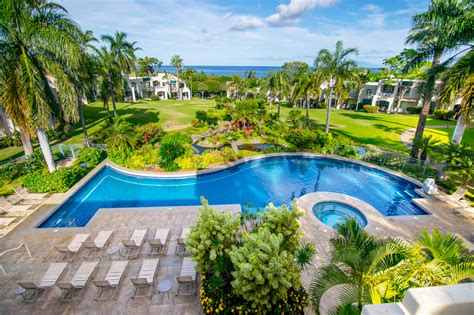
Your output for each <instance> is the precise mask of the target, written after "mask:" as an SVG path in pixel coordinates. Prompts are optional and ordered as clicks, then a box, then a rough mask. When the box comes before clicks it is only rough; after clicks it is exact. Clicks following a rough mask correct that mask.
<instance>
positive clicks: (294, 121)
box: [286, 108, 305, 128]
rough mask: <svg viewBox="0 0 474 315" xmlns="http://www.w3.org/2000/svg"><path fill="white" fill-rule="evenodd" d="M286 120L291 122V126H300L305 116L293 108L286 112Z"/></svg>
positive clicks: (302, 124) (303, 122)
mask: <svg viewBox="0 0 474 315" xmlns="http://www.w3.org/2000/svg"><path fill="white" fill-rule="evenodd" d="M286 120H287V122H288V123H290V124H291V127H292V128H302V127H303V126H304V124H305V117H304V115H303V112H302V111H301V110H300V109H297V108H293V109H292V110H290V112H289V113H288V117H287V119H286Z"/></svg>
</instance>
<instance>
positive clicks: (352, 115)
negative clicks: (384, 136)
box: [340, 113, 413, 128]
mask: <svg viewBox="0 0 474 315" xmlns="http://www.w3.org/2000/svg"><path fill="white" fill-rule="evenodd" d="M340 115H341V116H345V117H349V118H352V119H359V120H370V121H380V122H387V123H390V124H395V125H400V126H407V127H410V128H411V127H413V126H412V125H408V124H402V123H400V122H398V121H393V120H389V119H383V118H381V117H380V116H376V115H362V114H357V113H342V114H340Z"/></svg>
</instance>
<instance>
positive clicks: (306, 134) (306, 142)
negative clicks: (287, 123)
mask: <svg viewBox="0 0 474 315" xmlns="http://www.w3.org/2000/svg"><path fill="white" fill-rule="evenodd" d="M317 139H318V134H317V133H316V132H315V131H312V130H309V129H298V130H295V129H292V130H289V131H288V134H287V135H286V137H285V140H286V141H287V142H288V143H290V144H292V145H294V146H295V147H296V148H298V149H309V148H312V147H313V146H314V143H315V142H316V140H317Z"/></svg>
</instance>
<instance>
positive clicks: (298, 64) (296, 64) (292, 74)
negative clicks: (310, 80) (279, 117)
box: [281, 61, 309, 104]
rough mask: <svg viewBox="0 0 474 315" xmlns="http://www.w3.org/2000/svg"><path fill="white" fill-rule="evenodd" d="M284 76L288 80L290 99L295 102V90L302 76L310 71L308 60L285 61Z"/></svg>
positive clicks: (291, 102)
mask: <svg viewBox="0 0 474 315" xmlns="http://www.w3.org/2000/svg"><path fill="white" fill-rule="evenodd" d="M282 69H283V70H282V72H281V73H282V78H284V79H285V80H286V81H287V84H288V87H289V89H288V95H287V96H288V101H289V102H290V104H293V102H294V98H295V95H294V93H295V90H296V85H297V83H298V81H299V80H300V77H301V76H302V75H303V74H305V73H307V72H308V69H309V66H308V64H307V63H306V62H302V61H293V62H285V63H284V64H283V66H282Z"/></svg>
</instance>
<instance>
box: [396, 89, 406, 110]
mask: <svg viewBox="0 0 474 315" xmlns="http://www.w3.org/2000/svg"><path fill="white" fill-rule="evenodd" d="M405 92H406V89H404V88H403V87H401V88H400V95H399V96H398V102H397V113H398V110H399V108H400V105H401V104H402V99H403V96H405Z"/></svg>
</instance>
